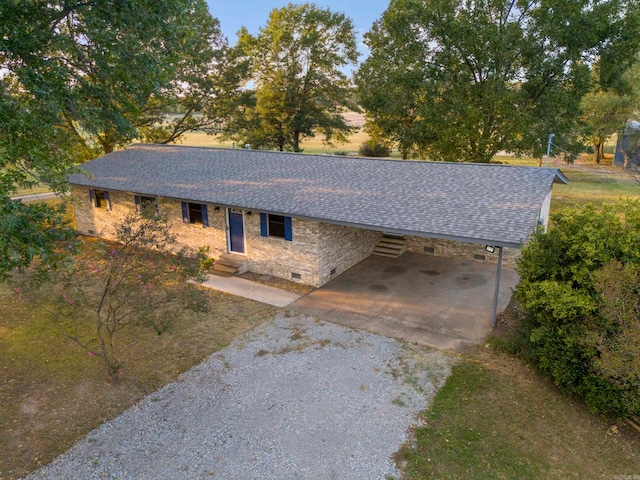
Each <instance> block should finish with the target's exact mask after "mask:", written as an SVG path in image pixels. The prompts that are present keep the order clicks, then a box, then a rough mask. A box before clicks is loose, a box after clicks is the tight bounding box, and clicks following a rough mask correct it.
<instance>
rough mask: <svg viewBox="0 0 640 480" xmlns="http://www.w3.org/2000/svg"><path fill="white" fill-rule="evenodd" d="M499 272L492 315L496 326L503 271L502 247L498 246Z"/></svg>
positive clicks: (492, 324) (492, 322) (492, 323)
mask: <svg viewBox="0 0 640 480" xmlns="http://www.w3.org/2000/svg"><path fill="white" fill-rule="evenodd" d="M498 249H499V250H500V253H499V254H498V273H497V274H496V291H495V293H494V295H493V315H492V317H491V326H492V327H495V326H496V323H497V320H498V318H497V317H498V294H499V293H500V274H501V273H502V250H503V248H502V247H498ZM487 250H488V248H487Z"/></svg>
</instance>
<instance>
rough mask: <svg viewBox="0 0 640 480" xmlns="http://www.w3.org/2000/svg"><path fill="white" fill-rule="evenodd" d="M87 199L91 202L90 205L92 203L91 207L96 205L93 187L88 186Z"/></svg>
mask: <svg viewBox="0 0 640 480" xmlns="http://www.w3.org/2000/svg"><path fill="white" fill-rule="evenodd" d="M89 201H90V202H91V205H92V206H93V207H95V206H96V196H95V194H94V193H93V189H92V188H90V189H89Z"/></svg>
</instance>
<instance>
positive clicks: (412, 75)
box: [356, 0, 639, 162]
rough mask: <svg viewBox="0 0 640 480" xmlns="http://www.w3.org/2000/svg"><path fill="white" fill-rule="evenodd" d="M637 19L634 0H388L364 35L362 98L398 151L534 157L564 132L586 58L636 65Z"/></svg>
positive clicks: (584, 83)
mask: <svg viewBox="0 0 640 480" xmlns="http://www.w3.org/2000/svg"><path fill="white" fill-rule="evenodd" d="M638 22H639V13H638V7H637V5H636V3H635V2H633V1H631V0H629V1H626V0H620V1H612V2H598V1H589V0H582V1H579V2H541V1H524V0H481V1H475V2H467V1H464V0H455V1H451V2H441V1H438V0H426V1H418V0H394V1H392V2H391V4H390V5H389V8H388V9H387V10H386V11H385V13H384V14H383V16H382V18H381V19H380V20H378V21H377V22H376V23H375V24H374V26H373V28H372V30H371V31H370V32H368V33H367V34H366V35H365V43H366V44H367V45H368V46H369V48H370V50H371V55H370V56H369V58H368V59H367V60H366V61H365V62H364V63H363V64H362V65H361V67H360V69H359V70H358V72H357V76H356V84H357V86H358V95H359V98H360V103H361V105H362V106H363V107H364V109H365V110H366V112H367V115H368V116H369V118H370V121H372V122H374V123H376V124H377V125H378V126H379V127H380V128H381V129H382V130H383V131H384V132H385V134H386V135H387V136H389V137H390V138H393V140H394V141H395V142H397V143H398V144H399V147H400V150H401V152H402V154H403V156H404V157H407V156H409V155H412V154H413V155H416V154H425V153H426V154H428V155H429V156H430V158H432V159H435V160H449V161H469V162H490V161H491V160H492V158H493V156H494V155H495V154H496V153H497V152H498V151H501V150H506V151H511V152H514V153H527V154H530V155H534V156H540V155H541V154H542V153H543V152H544V151H545V148H546V138H547V137H548V135H549V133H551V132H553V133H555V134H556V139H557V141H559V140H560V139H567V140H571V134H572V133H573V132H575V121H576V118H577V116H578V114H579V105H580V99H581V98H582V96H583V95H584V94H585V93H586V92H587V91H588V88H589V78H590V65H592V64H593V63H594V61H595V60H596V59H598V58H600V59H601V60H602V61H603V62H604V59H606V62H605V63H607V65H612V66H619V65H625V66H626V65H628V64H630V63H631V62H632V60H633V55H634V53H635V52H636V51H637V49H638V38H637V37H638V36H637V35H636V34H634V33H633V32H637V25H638ZM621 45H624V46H625V48H628V50H624V49H622V48H621ZM624 52H629V53H626V54H625V53H624ZM609 81H613V79H612V78H610V79H609Z"/></svg>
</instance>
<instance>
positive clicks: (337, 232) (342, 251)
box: [318, 223, 382, 284]
mask: <svg viewBox="0 0 640 480" xmlns="http://www.w3.org/2000/svg"><path fill="white" fill-rule="evenodd" d="M321 225H322V228H321V229H320V251H319V256H318V264H319V265H318V270H319V276H320V283H321V284H325V283H326V282H328V281H329V280H331V279H332V278H334V277H335V276H337V275H340V274H341V273H342V272H344V271H345V270H348V269H349V268H351V267H353V266H354V265H355V264H357V263H359V262H361V261H362V260H364V259H365V258H367V257H368V256H370V255H371V253H372V252H373V249H374V248H375V246H376V243H377V242H378V239H379V238H380V237H381V236H382V232H376V231H373V230H364V229H361V228H353V227H343V226H341V225H332V224H327V223H324V224H321ZM332 272H333V273H332Z"/></svg>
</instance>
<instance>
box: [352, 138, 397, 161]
mask: <svg viewBox="0 0 640 480" xmlns="http://www.w3.org/2000/svg"><path fill="white" fill-rule="evenodd" d="M358 152H359V153H360V155H362V156H363V157H388V156H389V155H391V149H389V147H387V146H386V145H383V144H382V143H380V142H377V141H375V140H367V141H366V142H364V143H363V144H362V145H361V146H360V149H359V150H358Z"/></svg>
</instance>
